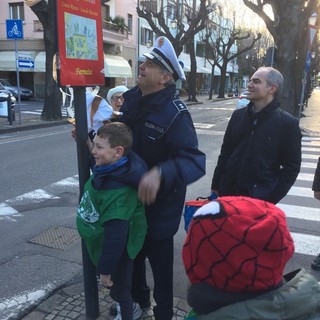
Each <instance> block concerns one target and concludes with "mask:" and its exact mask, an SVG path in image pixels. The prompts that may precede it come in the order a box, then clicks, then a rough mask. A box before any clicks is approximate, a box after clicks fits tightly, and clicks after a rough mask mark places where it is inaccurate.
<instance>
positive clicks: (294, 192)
mask: <svg viewBox="0 0 320 320" xmlns="http://www.w3.org/2000/svg"><path fill="white" fill-rule="evenodd" d="M288 195H290V196H299V197H307V198H313V191H312V190H311V188H302V187H295V186H293V187H291V189H290V190H289V192H288Z"/></svg>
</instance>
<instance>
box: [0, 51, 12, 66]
mask: <svg viewBox="0 0 320 320" xmlns="http://www.w3.org/2000/svg"><path fill="white" fill-rule="evenodd" d="M0 70H1V71H16V54H15V52H14V51H2V52H0Z"/></svg>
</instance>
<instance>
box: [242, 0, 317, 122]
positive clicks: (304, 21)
mask: <svg viewBox="0 0 320 320" xmlns="http://www.w3.org/2000/svg"><path fill="white" fill-rule="evenodd" d="M243 3H244V4H245V5H246V6H247V7H248V8H250V9H251V10H252V11H253V12H255V13H256V14H258V15H259V16H260V17H261V18H262V19H263V20H264V22H265V24H266V26H267V29H268V30H269V32H270V33H271V35H272V36H273V39H274V42H275V45H276V47H277V68H278V69H279V71H280V72H281V73H282V74H283V76H284V79H285V81H284V88H283V91H282V92H283V94H282V98H281V107H282V108H283V109H284V110H286V111H288V112H290V113H292V114H293V115H295V116H298V114H299V101H300V98H301V88H302V81H301V80H302V77H303V71H304V68H305V60H306V53H307V41H308V32H307V31H308V19H309V17H310V16H311V14H312V13H313V12H319V9H320V5H319V1H318V0H291V1H290V3H289V2H288V1H287V0H253V1H250V0H243ZM268 8H271V9H272V11H273V17H270V16H269V15H268Z"/></svg>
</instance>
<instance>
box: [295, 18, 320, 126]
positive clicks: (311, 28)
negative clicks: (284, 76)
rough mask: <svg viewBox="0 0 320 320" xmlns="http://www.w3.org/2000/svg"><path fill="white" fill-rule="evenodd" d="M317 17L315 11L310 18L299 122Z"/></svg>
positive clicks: (299, 115)
mask: <svg viewBox="0 0 320 320" xmlns="http://www.w3.org/2000/svg"><path fill="white" fill-rule="evenodd" d="M317 17H318V15H317V14H316V13H313V14H312V15H311V17H310V18H309V20H308V51H307V56H306V63H305V68H304V72H303V78H302V88H301V96H300V104H299V114H298V120H299V122H300V118H301V111H302V109H303V102H304V96H305V89H306V84H307V79H308V74H309V71H310V66H311V60H312V53H311V52H312V45H313V41H314V39H315V36H316V33H317V27H316V22H317Z"/></svg>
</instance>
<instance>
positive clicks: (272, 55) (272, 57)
mask: <svg viewBox="0 0 320 320" xmlns="http://www.w3.org/2000/svg"><path fill="white" fill-rule="evenodd" d="M273 63H274V44H273V47H272V54H271V67H272V68H273Z"/></svg>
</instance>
